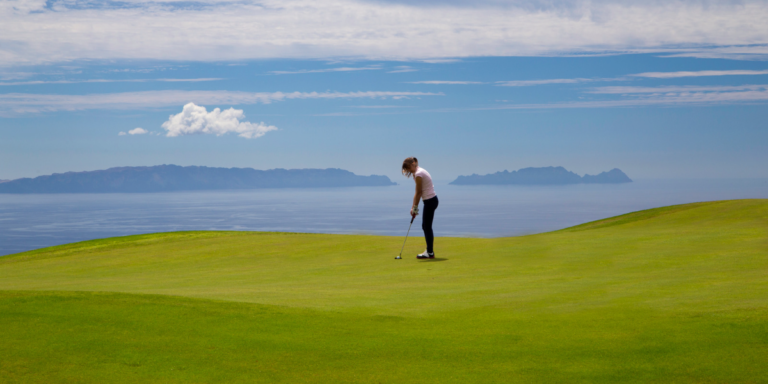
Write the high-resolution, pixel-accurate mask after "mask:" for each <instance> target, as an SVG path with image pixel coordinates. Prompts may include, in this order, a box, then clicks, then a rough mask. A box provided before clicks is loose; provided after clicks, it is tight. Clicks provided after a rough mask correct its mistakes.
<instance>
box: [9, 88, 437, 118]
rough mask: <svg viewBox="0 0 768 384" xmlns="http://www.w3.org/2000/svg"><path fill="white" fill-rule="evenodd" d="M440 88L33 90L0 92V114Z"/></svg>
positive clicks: (334, 96) (377, 96) (362, 95)
mask: <svg viewBox="0 0 768 384" xmlns="http://www.w3.org/2000/svg"><path fill="white" fill-rule="evenodd" d="M442 95H443V93H441V92H386V91H364V92H238V91H176V90H174V91H144V92H124V93H101V94H87V95H57V94H34V93H6V94H0V115H11V114H19V113H33V112H52V111H76V110H87V109H122V110H131V109H145V108H161V107H168V106H175V105H179V104H185V103H188V102H190V101H191V102H194V103H197V104H219V105H221V104H229V105H246V104H269V103H271V102H275V101H284V100H291V99H360V98H370V99H387V98H391V99H398V98H404V97H411V96H412V97H420V96H442Z"/></svg>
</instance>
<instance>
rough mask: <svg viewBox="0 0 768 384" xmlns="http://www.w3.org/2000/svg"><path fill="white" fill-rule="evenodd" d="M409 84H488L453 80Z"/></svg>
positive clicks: (412, 82)
mask: <svg viewBox="0 0 768 384" xmlns="http://www.w3.org/2000/svg"><path fill="white" fill-rule="evenodd" d="M408 84H435V85H439V84H448V85H451V84H454V85H463V84H486V83H484V82H482V81H452V80H426V81H411V82H408Z"/></svg>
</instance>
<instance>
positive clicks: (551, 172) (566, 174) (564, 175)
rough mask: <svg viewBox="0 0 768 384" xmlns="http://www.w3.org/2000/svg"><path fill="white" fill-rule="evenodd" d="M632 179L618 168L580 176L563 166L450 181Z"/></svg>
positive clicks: (545, 182) (531, 182)
mask: <svg viewBox="0 0 768 384" xmlns="http://www.w3.org/2000/svg"><path fill="white" fill-rule="evenodd" d="M631 182H632V180H631V179H630V178H629V177H627V175H626V174H625V173H624V172H622V171H621V170H620V169H618V168H614V169H612V170H610V171H608V172H603V173H601V174H599V175H594V176H593V175H584V177H582V176H579V175H577V174H575V173H573V172H571V171H569V170H567V169H565V168H563V167H541V168H533V167H530V168H523V169H520V170H517V171H512V172H509V171H507V170H504V171H503V172H496V173H491V174H488V175H477V174H473V175H471V176H459V177H458V178H456V180H454V181H452V182H450V184H453V185H506V184H516V185H563V184H619V183H631Z"/></svg>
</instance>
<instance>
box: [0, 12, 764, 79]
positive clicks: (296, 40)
mask: <svg viewBox="0 0 768 384" xmlns="http://www.w3.org/2000/svg"><path fill="white" fill-rule="evenodd" d="M535 2H536V1H523V2H506V3H504V4H505V5H504V6H487V4H479V5H475V4H470V5H468V6H465V7H462V6H449V5H440V4H437V5H435V3H434V2H432V4H433V6H412V5H408V4H403V3H397V2H385V1H355V0H330V1H316V0H263V1H259V2H251V1H237V2H231V1H230V2H218V1H205V0H203V1H201V2H195V4H199V5H196V6H187V7H176V6H173V5H172V3H158V2H132V3H131V4H132V5H131V6H119V5H110V4H107V3H105V4H103V5H102V4H101V3H99V5H98V6H97V5H92V4H96V3H92V2H79V1H78V2H74V1H73V2H69V1H66V2H65V1H56V2H53V5H52V6H51V7H50V8H46V7H45V2H44V1H42V0H34V1H21V0H16V1H11V0H5V1H2V2H0V19H1V20H3V27H2V29H0V41H2V42H3V43H2V44H1V45H0V65H11V64H16V65H24V64H37V63H46V62H62V61H70V60H78V59H157V60H193V61H237V60H248V59H266V58H300V59H307V58H361V57H362V58H373V59H375V58H382V59H402V60H420V61H423V62H432V63H434V62H443V61H445V60H446V59H447V60H456V59H457V58H463V57H472V56H523V55H563V54H580V53H587V52H591V53H602V52H619V53H622V52H630V51H645V52H664V53H671V54H689V55H692V54H704V53H706V52H716V53H717V54H718V55H723V56H727V55H736V56H739V55H742V56H743V55H744V53H743V51H750V50H749V49H747V48H743V49H731V50H729V49H724V47H725V48H727V47H736V46H747V45H749V46H753V47H754V46H760V47H763V48H762V49H763V51H765V50H766V48H765V46H766V45H768V23H766V22H765V20H768V6H766V2H765V1H764V0H740V1H722V2H719V1H686V0H683V1H588V0H580V1H573V2H568V3H569V5H567V6H566V5H564V4H565V2H562V1H555V2H551V1H541V3H542V4H544V3H547V4H550V5H548V6H539V7H532V6H529V5H527V3H535ZM454 3H456V4H458V3H459V2H454ZM468 3H473V2H468ZM486 3H487V2H486ZM491 3H493V2H491ZM570 3H572V4H573V5H570ZM171 21H173V22H171ZM171 24H172V25H171ZM83 26H88V28H83ZM170 29H172V32H173V33H169V31H170ZM680 47H687V49H681V48H680ZM707 47H711V48H707ZM739 57H740V56H739Z"/></svg>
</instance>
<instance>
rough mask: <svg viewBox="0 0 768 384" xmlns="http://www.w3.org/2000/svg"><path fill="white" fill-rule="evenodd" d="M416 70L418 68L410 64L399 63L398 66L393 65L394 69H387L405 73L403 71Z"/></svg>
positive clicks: (392, 71)
mask: <svg viewBox="0 0 768 384" xmlns="http://www.w3.org/2000/svg"><path fill="white" fill-rule="evenodd" d="M416 71H418V69H416V68H413V67H411V66H408V65H399V66H397V67H395V69H394V70H391V71H389V72H387V73H405V72H416Z"/></svg>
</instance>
